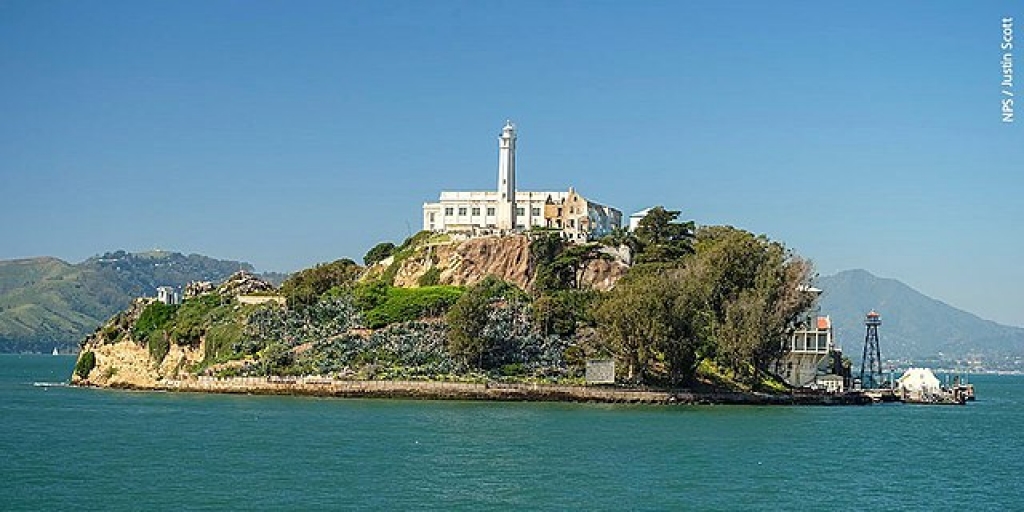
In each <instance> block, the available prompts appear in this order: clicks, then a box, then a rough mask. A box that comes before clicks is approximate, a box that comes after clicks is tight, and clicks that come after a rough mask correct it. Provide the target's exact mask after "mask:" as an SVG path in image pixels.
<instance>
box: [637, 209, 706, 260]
mask: <svg viewBox="0 0 1024 512" xmlns="http://www.w3.org/2000/svg"><path fill="white" fill-rule="evenodd" d="M679 214H680V212H679V211H678V210H666V209H665V208H663V207H661V206H656V207H654V208H651V210H650V211H649V212H647V215H646V216H644V218H643V219H641V220H640V225H639V226H637V229H636V233H635V235H636V240H637V242H638V245H639V248H640V254H639V255H638V256H637V263H658V262H674V261H677V260H679V259H680V258H682V257H683V256H686V255H687V254H691V253H693V239H694V223H693V221H687V222H676V219H677V218H678V217H679Z"/></svg>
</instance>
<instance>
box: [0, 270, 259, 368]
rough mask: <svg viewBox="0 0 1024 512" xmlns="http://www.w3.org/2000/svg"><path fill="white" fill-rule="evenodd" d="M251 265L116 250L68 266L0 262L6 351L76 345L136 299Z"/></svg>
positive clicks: (1, 342)
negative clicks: (170, 287)
mask: <svg viewBox="0 0 1024 512" xmlns="http://www.w3.org/2000/svg"><path fill="white" fill-rule="evenodd" d="M240 269H244V270H248V271H252V266H251V265H249V264H248V263H242V262H237V261H227V260H217V259H213V258H208V257H206V256H200V255H198V254H191V255H187V256H186V255H184V254H180V253H175V252H163V251H155V252H146V253H128V252H125V251H116V252H111V253H106V254H103V255H101V256H96V257H93V258H89V259H88V260H86V261H83V262H81V263H78V264H70V263H67V262H64V261H61V260H59V259H56V258H49V257H44V258H31V259H20V260H8V261H0V352H49V351H50V350H52V349H53V347H54V346H56V347H58V348H59V349H60V350H61V351H68V350H72V349H73V348H75V347H76V346H77V344H78V342H79V340H81V339H82V338H83V337H84V336H85V335H86V334H88V333H90V332H92V331H93V330H94V329H95V328H96V327H98V326H99V325H100V324H102V323H103V322H104V321H105V320H107V319H108V318H109V317H110V316H111V315H113V314H114V313H117V312H118V311H121V310H123V309H125V308H126V307H128V305H129V304H130V303H131V301H132V299H134V298H135V297H140V296H152V295H155V293H156V287H158V286H174V287H177V288H178V289H179V290H180V289H181V287H183V286H184V285H185V284H186V283H188V282H189V281H214V282H220V281H222V280H223V279H225V278H226V277H227V276H229V275H231V274H232V273H234V272H236V271H238V270H240Z"/></svg>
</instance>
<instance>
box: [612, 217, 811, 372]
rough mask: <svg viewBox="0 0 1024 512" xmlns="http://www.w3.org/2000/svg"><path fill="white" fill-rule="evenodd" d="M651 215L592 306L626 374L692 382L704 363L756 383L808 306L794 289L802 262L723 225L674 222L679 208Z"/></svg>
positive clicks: (801, 282)
mask: <svg viewBox="0 0 1024 512" xmlns="http://www.w3.org/2000/svg"><path fill="white" fill-rule="evenodd" d="M655 211H657V212H658V214H657V215H655V216H653V217H652V216H651V215H648V216H647V217H646V218H644V220H643V221H642V222H641V225H640V228H639V229H638V230H637V233H636V237H637V238H638V239H639V244H638V245H639V246H640V247H641V248H642V249H641V252H640V255H639V256H640V257H639V258H637V260H638V262H640V263H638V264H637V265H636V266H634V267H633V268H632V269H631V271H630V273H629V275H628V276H627V277H626V278H625V279H624V280H623V281H622V282H620V283H619V285H618V286H617V287H616V288H615V289H614V290H613V291H612V292H610V293H608V294H607V296H605V297H604V298H603V299H602V301H601V303H600V305H599V306H598V307H597V309H596V310H595V312H594V315H595V317H596V320H597V324H598V329H599V332H600V334H601V336H602V338H603V339H604V340H605V341H606V342H607V343H609V344H610V345H611V346H612V347H614V349H615V352H616V355H617V356H618V358H619V359H620V360H621V361H622V362H623V363H625V371H626V375H625V376H626V378H627V380H629V381H631V382H635V383H646V382H650V381H655V382H667V383H669V384H673V385H677V384H681V383H682V384H692V383H693V382H694V378H695V377H696V373H697V369H698V367H699V365H700V363H701V362H702V361H705V360H710V361H714V362H715V363H717V364H718V365H721V366H722V367H723V368H726V369H727V370H729V371H730V372H731V373H732V375H733V376H734V377H735V378H737V379H738V380H740V381H743V382H748V383H752V384H756V383H758V382H760V379H761V378H762V377H763V375H764V373H765V372H766V371H767V370H768V366H769V363H770V362H771V361H773V360H774V359H776V358H777V357H779V356H780V355H781V351H782V344H781V340H783V339H785V338H786V337H787V336H788V334H789V332H790V331H791V329H793V328H794V327H795V325H796V321H797V319H798V318H799V317H800V316H801V315H802V314H803V313H804V312H805V311H806V310H807V309H808V308H809V307H810V306H811V305H812V302H813V300H814V297H813V295H811V294H809V293H805V292H803V291H802V290H803V288H804V287H806V286H808V285H809V284H810V278H811V267H810V264H809V263H808V262H807V261H806V260H803V259H801V258H799V257H797V256H795V255H794V254H792V253H791V252H789V251H787V250H786V249H785V247H784V246H783V245H782V244H780V243H778V242H773V241H770V240H768V239H767V238H766V237H763V236H755V235H753V234H751V233H749V232H746V231H743V230H739V229H736V228H732V227H723V226H711V227H705V228H700V229H698V230H696V232H694V231H691V227H690V224H689V223H682V224H675V223H673V222H672V221H673V220H674V219H675V217H676V216H677V215H678V212H663V211H660V209H655V210H652V213H655ZM662 213H667V215H662ZM664 222H669V223H670V226H671V225H675V226H678V227H677V228H671V227H670V228H669V229H666V228H665V226H659V225H658V224H660V223H664ZM666 233H668V234H667V235H666ZM648 251H653V252H652V253H648Z"/></svg>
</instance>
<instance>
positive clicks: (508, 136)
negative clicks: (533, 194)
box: [496, 120, 516, 231]
mask: <svg viewBox="0 0 1024 512" xmlns="http://www.w3.org/2000/svg"><path fill="white" fill-rule="evenodd" d="M497 208H498V211H497V219H496V220H497V228H498V229H499V230H501V231H512V230H514V229H515V228H516V125H514V124H512V121H508V120H506V121H505V127H504V128H502V129H501V135H500V136H499V137H498V205H497Z"/></svg>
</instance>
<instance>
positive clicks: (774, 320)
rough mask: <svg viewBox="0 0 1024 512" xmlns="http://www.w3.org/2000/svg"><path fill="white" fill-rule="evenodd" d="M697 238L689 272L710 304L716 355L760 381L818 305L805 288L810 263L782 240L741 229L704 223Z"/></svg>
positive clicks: (707, 305) (706, 310)
mask: <svg viewBox="0 0 1024 512" xmlns="http://www.w3.org/2000/svg"><path fill="white" fill-rule="evenodd" d="M697 238H698V241H697V244H696V255H695V257H694V258H693V259H692V260H691V261H690V262H689V263H688V265H687V271H688V273H689V279H690V282H691V283H692V284H693V285H694V286H695V287H696V289H697V292H696V293H697V295H698V296H699V299H700V300H701V301H702V302H703V303H704V305H705V307H704V313H705V314H706V315H707V317H708V322H709V326H708V329H707V330H708V332H709V333H710V335H709V336H710V337H711V338H712V339H711V341H712V342H713V344H714V347H715V354H716V359H718V361H719V362H721V363H722V364H723V365H725V366H726V367H728V368H731V369H732V370H733V371H734V372H735V373H736V374H737V376H739V377H740V378H741V379H746V380H749V381H750V382H752V383H756V382H757V381H758V377H759V374H760V372H763V371H766V370H767V368H768V366H769V363H770V362H771V361H773V360H775V359H777V358H778V357H780V356H781V355H782V354H783V350H784V349H783V346H784V345H783V343H782V342H783V340H785V339H786V338H787V337H788V336H789V335H790V333H791V332H792V330H793V328H794V327H795V325H796V322H797V320H798V319H799V318H800V317H801V316H802V315H803V314H804V313H805V312H806V311H807V310H808V309H809V308H810V307H811V306H812V305H813V301H814V296H813V295H812V294H809V293H806V292H805V291H804V290H805V289H806V287H807V286H809V284H810V280H811V272H812V270H811V269H812V267H811V264H810V262H808V261H807V260H804V259H802V258H800V257H798V256H796V255H795V254H793V253H792V252H791V251H788V250H787V249H786V248H785V246H783V245H782V244H780V243H778V242H773V241H771V240H769V239H768V238H767V237H764V236H756V235H754V234H752V233H749V232H747V231H743V230H740V229H736V228H731V227H723V226H714V227H709V228H702V229H701V230H700V231H699V232H698V236H697Z"/></svg>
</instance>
